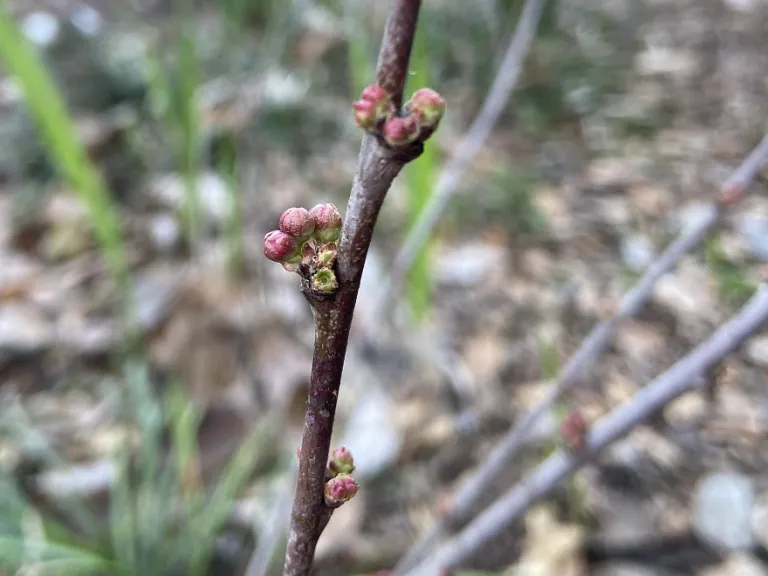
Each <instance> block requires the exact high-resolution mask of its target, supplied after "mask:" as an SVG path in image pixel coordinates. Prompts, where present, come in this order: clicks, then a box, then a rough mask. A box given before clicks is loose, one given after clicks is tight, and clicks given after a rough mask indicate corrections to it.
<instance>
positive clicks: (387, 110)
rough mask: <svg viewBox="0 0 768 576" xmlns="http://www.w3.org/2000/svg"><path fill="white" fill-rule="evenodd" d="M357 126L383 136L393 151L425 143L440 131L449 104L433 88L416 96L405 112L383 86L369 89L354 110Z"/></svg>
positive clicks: (425, 89) (424, 89)
mask: <svg viewBox="0 0 768 576" xmlns="http://www.w3.org/2000/svg"><path fill="white" fill-rule="evenodd" d="M352 108H353V110H354V116H355V122H356V123H357V125H358V126H359V127H360V128H362V129H363V130H365V131H366V132H369V133H371V134H377V135H379V136H381V137H382V138H383V139H384V141H385V142H386V143H387V144H388V145H389V146H391V147H393V148H397V147H401V146H407V145H408V144H411V143H413V142H417V141H419V142H423V141H425V140H426V139H427V138H429V137H430V136H431V135H432V133H433V132H434V131H435V130H436V129H437V126H438V124H439V123H440V120H441V118H442V117H443V114H444V113H445V100H444V99H443V97H442V96H440V94H438V93H437V92H435V91H434V90H432V89H430V88H422V89H420V90H417V91H416V92H414V94H413V96H412V97H411V99H410V100H409V101H408V102H406V103H405V105H404V106H403V109H402V110H397V109H395V106H394V104H393V102H392V98H391V96H390V95H389V94H387V92H386V91H385V90H384V89H383V88H382V87H381V86H375V85H373V86H368V87H366V88H365V89H364V90H363V94H362V96H361V97H360V100H358V101H357V102H355V103H354V105H353V106H352Z"/></svg>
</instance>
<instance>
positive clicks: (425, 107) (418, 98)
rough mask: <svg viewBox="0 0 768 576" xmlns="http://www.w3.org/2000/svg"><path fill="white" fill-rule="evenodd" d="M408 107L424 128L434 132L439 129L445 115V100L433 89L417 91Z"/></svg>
mask: <svg viewBox="0 0 768 576" xmlns="http://www.w3.org/2000/svg"><path fill="white" fill-rule="evenodd" d="M406 106H407V108H408V110H410V111H411V112H412V113H413V114H415V115H416V116H418V117H419V119H420V121H421V124H422V126H424V127H426V128H431V129H432V130H434V129H435V128H437V125H438V124H439V123H440V119H441V118H442V117H443V114H444V113H445V100H444V99H443V97H442V96H440V94H438V93H437V92H435V91H434V90H432V89H431V88H422V89H421V90H416V92H414V93H413V96H411V100H410V102H408V104H407V105H406Z"/></svg>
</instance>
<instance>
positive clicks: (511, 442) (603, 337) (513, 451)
mask: <svg viewBox="0 0 768 576" xmlns="http://www.w3.org/2000/svg"><path fill="white" fill-rule="evenodd" d="M766 163H768V135H767V136H765V137H764V138H763V139H762V141H761V142H760V143H759V144H758V145H757V147H756V148H755V149H754V150H753V151H752V152H751V153H750V154H749V156H747V158H746V159H745V160H744V162H742V164H741V165H740V166H739V167H738V168H737V169H736V170H735V171H734V172H733V174H732V175H731V176H730V177H729V178H728V179H727V180H726V182H725V183H724V184H723V186H722V196H721V197H722V198H724V199H727V200H729V201H732V200H733V199H734V198H737V197H740V196H741V195H742V194H743V193H744V192H745V191H746V188H747V186H748V185H749V184H750V183H751V182H752V181H753V180H754V179H755V178H756V177H757V175H758V172H759V171H760V169H761V168H762V167H763V166H764V165H765V164H766ZM724 213H725V210H724V207H723V206H722V204H720V203H715V204H712V205H710V206H708V207H707V209H706V212H705V213H704V215H703V216H702V218H701V220H700V221H698V222H697V223H696V224H695V225H694V226H691V227H690V228H689V229H687V230H685V231H683V233H682V235H681V236H680V237H678V238H677V239H676V240H675V241H674V242H673V243H672V244H670V245H669V247H667V249H666V250H665V251H664V252H663V253H662V254H661V255H660V256H659V257H658V259H657V260H655V261H654V262H653V263H651V265H650V266H649V267H648V270H647V271H646V272H645V274H644V275H643V277H642V278H641V279H640V281H639V282H638V283H637V284H636V285H635V286H634V288H632V290H631V291H629V292H627V293H626V294H625V295H624V297H623V298H622V299H621V302H620V303H619V307H618V311H617V312H616V314H615V315H614V316H612V317H611V318H608V319H606V320H603V321H602V322H600V323H599V324H598V325H597V326H595V327H594V328H593V329H592V331H591V332H590V333H589V335H588V336H587V337H586V339H585V340H584V342H583V343H582V344H581V346H579V349H578V350H577V351H576V353H575V354H574V355H573V356H571V358H570V359H569V360H568V362H567V363H566V365H565V366H564V367H563V369H562V371H561V372H560V374H559V375H558V377H557V379H556V380H555V382H554V383H553V385H552V386H551V387H550V388H549V390H548V391H547V394H546V395H545V397H544V398H543V399H542V400H541V401H540V402H539V403H538V404H537V405H536V406H534V407H533V408H531V410H529V411H528V412H527V413H525V414H524V415H523V416H521V417H520V419H518V421H517V422H516V424H515V425H514V426H513V428H512V429H511V430H510V431H509V432H508V433H507V434H506V436H505V437H504V438H503V439H502V440H501V441H500V442H499V443H498V444H497V446H496V447H495V448H494V449H493V450H492V451H491V453H490V454H489V455H488V457H487V458H486V459H485V460H484V461H483V464H482V465H481V467H480V469H479V470H478V471H477V472H476V473H475V474H474V475H473V476H471V477H470V478H469V479H468V480H467V481H466V482H465V483H464V484H463V485H462V486H461V488H459V490H458V492H457V493H456V495H455V496H454V499H453V505H452V507H451V508H450V509H449V510H448V511H447V513H446V514H445V516H444V517H443V518H442V519H441V521H439V522H438V523H437V524H435V525H434V526H433V527H432V528H431V529H430V530H429V531H427V533H426V534H425V535H424V536H423V537H422V538H420V539H419V541H418V542H417V543H416V545H415V546H414V547H413V549H412V550H411V551H409V553H408V554H407V555H406V557H405V558H404V559H403V560H402V562H401V567H400V569H401V570H404V569H407V567H408V566H411V565H413V563H414V562H415V561H417V560H418V559H419V558H420V557H421V556H423V554H424V553H425V551H426V550H428V549H429V548H430V547H432V546H433V545H434V543H435V542H436V541H437V540H438V539H439V538H440V537H441V536H442V535H443V534H444V533H445V532H446V531H448V530H450V529H451V527H453V526H457V525H458V526H460V525H461V524H462V523H463V522H466V521H467V520H468V518H467V516H468V514H469V513H470V512H471V510H472V509H473V508H474V506H475V505H476V504H477V502H478V501H479V499H480V498H481V497H482V496H483V495H484V494H485V493H486V491H487V489H488V486H489V484H491V483H492V482H493V480H494V478H496V477H497V476H498V475H499V474H500V473H501V472H502V471H503V469H504V467H505V466H507V465H508V464H509V463H510V462H511V461H512V460H513V459H514V457H515V456H516V455H517V454H518V452H519V451H520V449H521V448H523V447H524V446H525V444H526V441H527V439H528V436H529V434H530V431H531V430H532V429H533V428H534V427H535V425H536V423H537V422H538V421H539V419H540V418H541V417H543V416H544V415H545V414H547V413H548V412H549V411H550V410H551V409H552V407H553V406H554V404H555V403H556V402H557V400H558V399H559V398H560V397H561V396H562V395H563V394H564V393H565V392H567V391H568V390H570V389H571V388H573V387H574V386H575V385H576V384H578V383H579V382H580V378H581V376H582V375H583V373H584V371H585V370H586V369H587V368H588V367H589V365H590V364H591V362H592V361H594V359H595V358H596V357H597V356H598V355H599V354H600V353H601V352H602V351H603V350H604V349H605V347H606V346H607V345H608V343H609V342H610V341H611V338H612V337H613V335H614V333H615V332H616V329H617V327H618V326H619V324H620V323H621V322H622V321H623V320H624V319H626V318H629V317H632V316H634V315H635V314H637V313H638V312H639V311H640V310H641V308H642V306H643V304H644V303H645V302H646V300H647V299H648V298H649V297H650V295H651V293H652V292H653V288H654V286H655V285H656V283H657V282H658V281H659V279H660V278H661V277H662V276H664V275H665V274H666V273H667V272H669V271H670V270H671V269H672V268H674V266H675V265H677V263H678V262H679V261H680V259H681V258H683V257H684V256H685V255H686V254H687V253H688V252H689V251H691V250H692V249H693V248H695V247H696V246H697V245H699V244H700V243H701V242H702V241H703V240H704V239H705V238H706V237H707V236H708V235H709V233H710V232H711V231H712V230H713V229H714V228H715V226H716V225H717V224H718V223H719V222H720V221H721V219H722V216H723V215H724ZM400 573H402V572H400Z"/></svg>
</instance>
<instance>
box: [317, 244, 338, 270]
mask: <svg viewBox="0 0 768 576" xmlns="http://www.w3.org/2000/svg"><path fill="white" fill-rule="evenodd" d="M335 262H336V242H328V244H321V245H320V246H318V248H317V257H316V258H315V267H316V268H333V265H334V263H335Z"/></svg>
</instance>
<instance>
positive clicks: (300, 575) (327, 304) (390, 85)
mask: <svg viewBox="0 0 768 576" xmlns="http://www.w3.org/2000/svg"><path fill="white" fill-rule="evenodd" d="M420 5H421V2H420V0H396V1H395V2H394V5H393V7H392V10H391V12H390V15H389V19H388V21H387V26H386V31H385V33H384V38H383V40H382V47H381V51H380V53H379V60H378V64H377V83H378V85H379V86H381V87H384V88H385V89H386V91H387V92H388V93H389V94H390V95H391V97H392V98H393V100H394V101H395V102H396V103H397V105H398V106H399V104H400V103H401V101H402V94H403V89H404V83H405V79H406V77H407V73H408V60H409V57H410V53H411V46H412V43H413V36H414V32H415V29H416V22H417V18H418V13H419V8H420ZM422 146H423V145H422V144H421V143H415V145H414V146H412V147H410V148H409V149H408V150H405V151H403V150H399V151H396V150H395V149H393V148H391V147H388V146H386V145H384V144H383V143H382V142H381V140H380V139H378V138H377V137H375V136H373V135H371V134H366V135H365V136H364V137H363V143H362V146H361V150H360V155H359V158H358V166H357V173H356V175H355V179H354V182H353V185H352V192H351V195H350V199H349V204H348V206H347V212H346V218H345V220H344V226H343V229H342V233H341V241H340V244H339V248H338V254H337V259H336V274H337V278H338V290H337V291H336V293H335V294H334V296H333V297H332V298H330V299H318V298H313V296H312V295H311V294H309V293H307V292H305V295H306V296H307V298H308V299H309V300H310V304H311V305H312V310H313V313H314V317H315V350H314V356H313V359H312V374H311V377H310V391H309V399H308V404H307V412H306V417H305V421H304V433H303V438H302V444H301V458H300V459H299V473H298V481H297V486H296V495H295V499H294V503H293V510H292V513H291V529H290V535H289V538H288V548H287V551H286V557H285V566H284V574H285V575H286V576H305V575H308V574H309V573H310V570H311V567H312V561H313V558H314V553H315V547H316V544H317V540H318V538H319V537H320V533H321V532H322V528H323V524H324V522H323V521H324V519H327V518H328V516H329V514H328V513H327V512H328V511H327V510H326V508H327V507H326V506H325V503H324V501H323V487H324V484H325V481H326V478H325V474H326V464H327V461H328V453H329V449H330V442H331V433H332V431H333V420H334V415H335V412H336V400H337V398H338V394H339V387H340V384H341V374H342V371H343V368H344V357H345V353H346V349H347V341H348V339H349V329H350V325H351V323H352V317H353V314H354V309H355V302H356V300H357V293H358V290H359V288H360V278H361V276H362V273H363V266H364V265H365V260H366V256H367V254H368V248H369V246H370V243H371V237H372V235H373V230H374V226H375V224H376V219H377V217H378V214H379V210H380V208H381V205H382V203H383V201H384V197H385V196H386V194H387V191H388V190H389V187H390V185H391V184H392V181H393V180H394V179H395V177H396V176H397V175H398V173H399V172H400V170H401V169H402V168H403V166H404V165H405V163H407V162H408V161H410V160H412V159H413V158H415V157H417V156H418V155H419V153H420V151H421V150H422Z"/></svg>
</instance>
